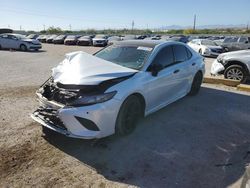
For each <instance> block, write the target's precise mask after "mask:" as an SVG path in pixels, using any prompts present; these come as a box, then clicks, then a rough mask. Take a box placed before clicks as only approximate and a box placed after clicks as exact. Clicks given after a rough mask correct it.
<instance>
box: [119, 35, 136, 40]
mask: <svg viewBox="0 0 250 188" xmlns="http://www.w3.org/2000/svg"><path fill="white" fill-rule="evenodd" d="M135 39H137V38H136V35H124V36H123V37H122V40H135Z"/></svg>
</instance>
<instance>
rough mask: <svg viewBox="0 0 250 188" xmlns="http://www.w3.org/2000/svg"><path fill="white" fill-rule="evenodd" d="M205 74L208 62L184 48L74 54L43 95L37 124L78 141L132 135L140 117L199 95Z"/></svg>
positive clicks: (125, 46) (140, 45) (127, 45)
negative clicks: (185, 98)
mask: <svg viewBox="0 0 250 188" xmlns="http://www.w3.org/2000/svg"><path fill="white" fill-rule="evenodd" d="M204 73H205V65H204V62H203V57H201V56H200V55H199V54H197V53H196V52H195V51H193V50H192V49H191V48H190V47H188V46H187V45H185V44H183V43H179V42H163V41H153V40H151V41H145V40H132V41H122V42H117V43H116V44H113V45H111V46H109V47H107V48H104V49H102V50H101V51H99V52H97V53H96V54H95V55H90V54H87V53H85V52H73V53H70V54H67V55H66V58H65V60H64V61H63V62H62V63H60V64H59V65H58V66H57V67H56V68H54V69H53V70H52V77H51V78H50V79H49V80H48V81H46V82H45V83H44V84H43V85H42V86H41V88H40V89H39V90H38V91H37V96H38V98H39V101H40V107H39V108H38V109H37V110H36V111H35V112H34V113H33V115H32V118H33V119H34V120H35V121H37V122H39V123H40V124H42V125H43V126H44V127H45V129H44V130H48V129H51V130H53V131H56V132H59V133H61V134H64V135H66V136H69V137H75V138H84V139H93V138H102V137H106V136H109V135H112V134H114V133H117V134H119V135H125V134H129V133H131V132H132V131H133V130H134V129H135V127H136V123H137V120H138V119H139V118H140V117H144V116H147V115H149V114H151V113H153V112H155V111H157V110H159V109H161V108H163V107H165V106H167V105H168V104H170V103H172V102H174V101H176V100H178V99H180V98H182V97H184V96H186V95H187V94H190V95H195V94H197V93H198V92H199V89H200V86H201V83H202V80H203V75H204ZM45 133H46V131H45Z"/></svg>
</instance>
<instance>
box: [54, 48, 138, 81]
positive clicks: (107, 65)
mask: <svg viewBox="0 0 250 188" xmlns="http://www.w3.org/2000/svg"><path fill="white" fill-rule="evenodd" d="M136 72H138V71H137V70H134V69H130V68H126V67H123V66H120V65H117V64H114V63H112V62H109V61H106V60H103V59H100V58H98V57H95V56H93V55H90V54H88V53H85V52H82V51H79V52H72V53H69V54H66V58H65V59H64V60H63V61H62V62H61V63H60V64H59V65H58V66H57V67H55V68H53V69H52V77H53V79H54V82H56V83H61V84H64V85H98V84H100V83H101V82H103V81H106V80H110V79H115V78H120V77H124V76H129V75H132V74H134V73H136Z"/></svg>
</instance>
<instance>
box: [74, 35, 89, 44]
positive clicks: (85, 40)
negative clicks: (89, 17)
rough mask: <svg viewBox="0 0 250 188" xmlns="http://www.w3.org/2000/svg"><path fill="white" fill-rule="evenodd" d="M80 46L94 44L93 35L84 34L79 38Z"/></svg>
mask: <svg viewBox="0 0 250 188" xmlns="http://www.w3.org/2000/svg"><path fill="white" fill-rule="evenodd" d="M77 45H78V46H91V45H92V37H91V36H88V35H86V36H82V37H80V38H78V39H77Z"/></svg>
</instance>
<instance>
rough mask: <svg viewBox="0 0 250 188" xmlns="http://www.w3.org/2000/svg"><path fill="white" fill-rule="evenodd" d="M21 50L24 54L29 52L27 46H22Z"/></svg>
mask: <svg viewBox="0 0 250 188" xmlns="http://www.w3.org/2000/svg"><path fill="white" fill-rule="evenodd" d="M20 50H21V51H23V52H26V51H27V46H25V45H24V44H21V45H20Z"/></svg>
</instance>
